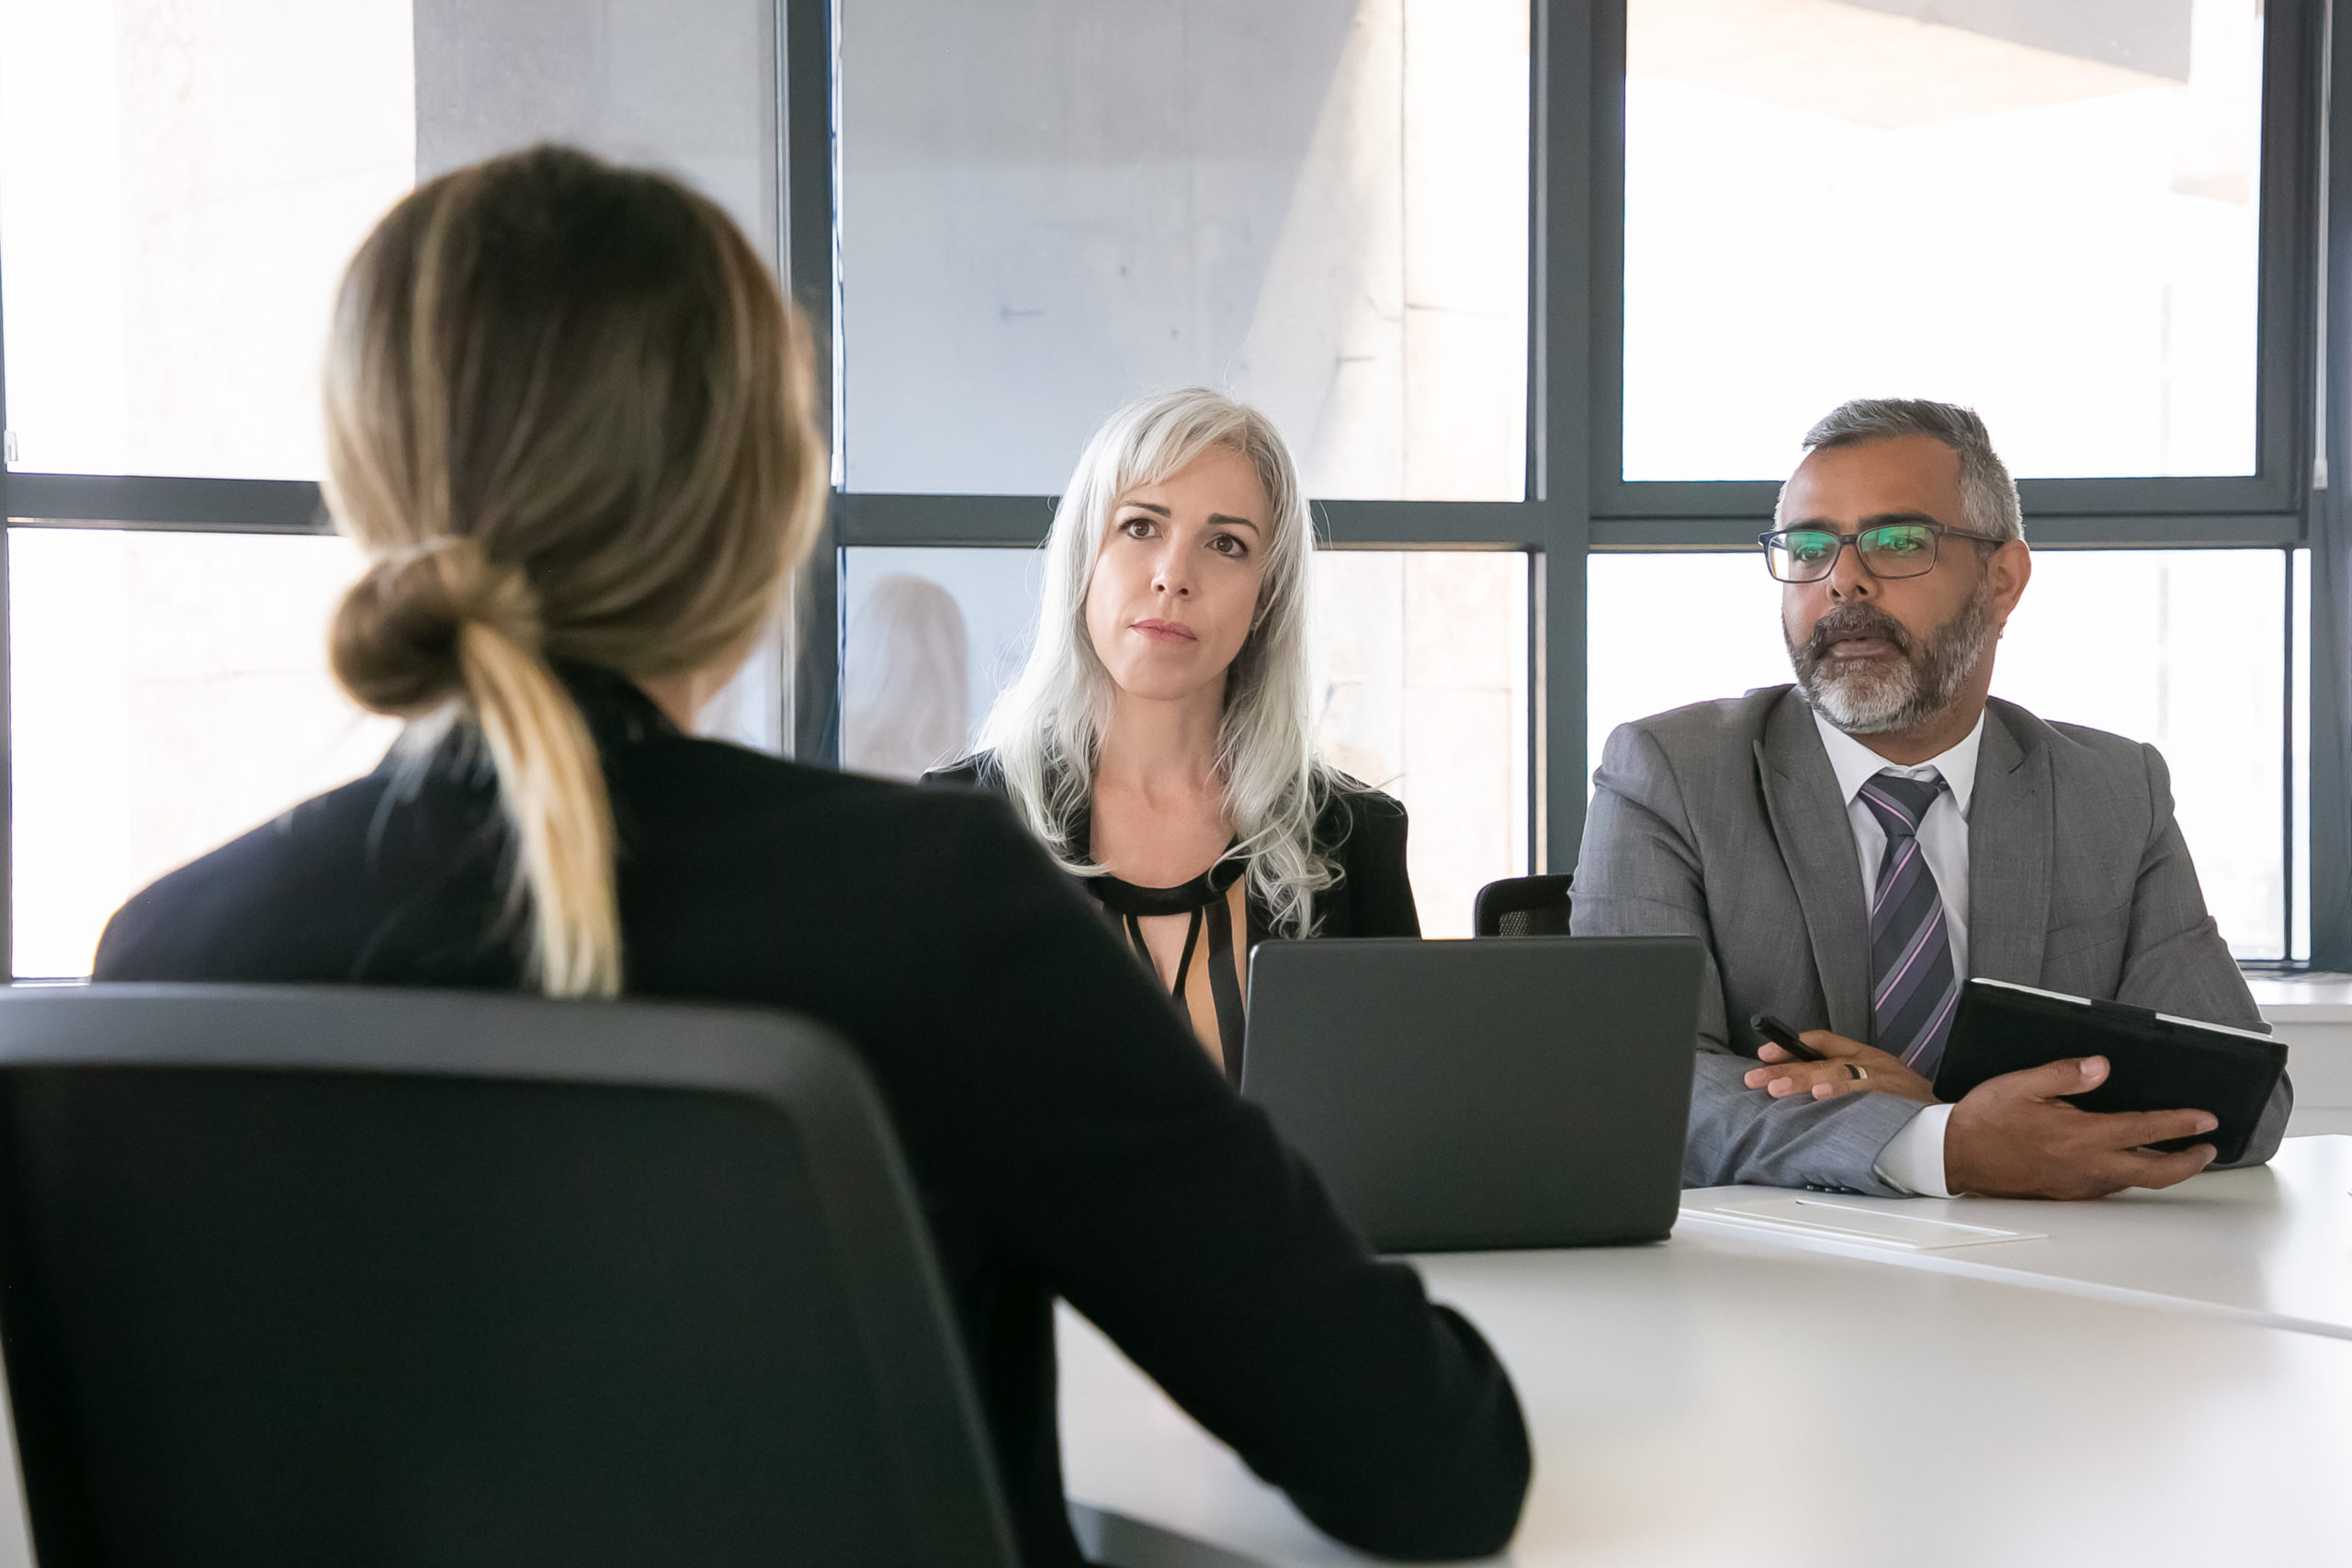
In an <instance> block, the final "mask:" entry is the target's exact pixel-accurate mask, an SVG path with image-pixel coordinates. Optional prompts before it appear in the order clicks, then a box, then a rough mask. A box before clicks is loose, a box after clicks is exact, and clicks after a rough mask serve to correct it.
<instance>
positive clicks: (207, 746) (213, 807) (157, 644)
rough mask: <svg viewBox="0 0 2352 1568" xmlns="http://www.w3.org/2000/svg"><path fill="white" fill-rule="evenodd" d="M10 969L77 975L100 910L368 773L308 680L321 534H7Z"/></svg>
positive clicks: (340, 703)
mask: <svg viewBox="0 0 2352 1568" xmlns="http://www.w3.org/2000/svg"><path fill="white" fill-rule="evenodd" d="M8 573H9V583H8V586H9V595H8V607H9V615H10V617H11V620H10V627H9V629H10V634H11V641H10V655H11V659H12V660H13V663H12V670H13V672H14V680H13V683H12V689H11V700H12V702H13V703H14V741H15V753H14V766H15V775H14V777H15V787H16V832H15V838H14V842H15V852H16V878H17V880H16V904H15V911H16V952H15V957H16V968H17V973H18V974H20V975H33V976H41V975H81V974H86V973H87V972H88V970H89V966H90V955H91V951H92V949H93V948H94V947H95V946H96V943H97V940H98V933H99V931H101V930H102V929H103V928H104V927H105V925H106V921H107V916H108V915H110V914H112V913H113V912H114V909H115V907H116V906H117V905H119V904H120V903H121V902H122V900H123V899H124V898H126V897H129V896H130V894H132V893H134V892H136V891H137V890H138V889H139V888H141V887H142V886H145V885H146V884H147V883H148V882H150V881H152V880H153V878H155V877H156V876H158V875H160V874H163V873H164V872H166V871H169V870H171V869H172V868H173V867H174V866H175V865H178V864H181V863H184V862H186V861H187V860H190V859H192V858H193V857H195V856H197V855H199V854H201V853H203V852H206V851H207V850H209V849H211V848H213V847H214V846H215V845H217V844H219V843H220V842H221V841H222V840H226V839H228V838H230V837H232V836H233V835H235V834H237V833H240V832H243V830H244V829H248V828H252V827H254V826H255V825H256V824H259V823H261V822H265V821H267V820H268V819H269V818H272V817H274V816H276V815H277V813H278V812H280V811H282V810H284V809H285V808H286V807H288V806H291V805H293V804H294V803H295V802H297V801H300V800H301V799H303V798H305V797H306V796H309V795H315V794H317V793H318V792H320V791H321V790H324V789H328V788H332V787H333V786H334V785H336V784H342V783H344V782H345V781H346V780H348V779H350V778H352V777H354V776H355V775H356V774H358V773H365V772H366V771H368V769H369V768H372V767H374V766H375V764H376V761H377V760H378V759H379V757H380V756H381V755H382V754H383V751H384V748H385V747H386V746H388V745H389V744H390V740H391V737H392V735H393V734H394V733H395V732H396V730H397V728H398V727H397V726H396V725H395V724H393V722H392V721H391V720H389V719H384V718H379V717H375V716H371V715H368V714H365V713H362V712H361V711H360V710H359V709H358V708H357V707H356V706H354V705H352V704H351V702H350V701H349V700H348V699H347V698H345V696H344V695H343V694H342V693H341V692H340V691H339V690H338V689H337V688H336V687H335V685H334V681H333V679H332V678H331V677H330V676H329V675H328V674H327V672H326V635H325V633H326V624H327V616H328V615H329V614H330V612H331V611H332V610H333V608H334V604H335V603H336V601H337V600H338V599H339V598H340V597H341V596H342V593H343V590H344V588H345V585H346V584H348V583H349V582H350V581H351V580H352V579H353V578H354V577H356V575H357V574H358V558H357V555H356V552H355V551H354V550H353V549H352V547H350V546H349V545H348V544H346V543H345V542H344V541H343V540H341V539H339V538H332V537H322V538H306V537H299V536H265V535H217V534H211V535H208V534H147V533H118V532H115V531H112V530H97V529H44V528H18V529H12V530H10V531H9V534H8Z"/></svg>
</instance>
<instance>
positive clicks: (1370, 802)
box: [923, 752, 1421, 1083]
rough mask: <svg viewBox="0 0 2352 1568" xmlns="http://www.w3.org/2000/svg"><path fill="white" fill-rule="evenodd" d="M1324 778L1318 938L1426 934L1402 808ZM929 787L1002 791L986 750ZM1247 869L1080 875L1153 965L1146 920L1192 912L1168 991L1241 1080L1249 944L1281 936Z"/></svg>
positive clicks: (1337, 777) (1243, 865)
mask: <svg viewBox="0 0 2352 1568" xmlns="http://www.w3.org/2000/svg"><path fill="white" fill-rule="evenodd" d="M1327 776H1328V777H1329V780H1330V783H1331V788H1330V792H1329V795H1328V796H1327V797H1326V798H1325V800H1324V803H1323V809H1322V810H1321V811H1320V812H1318V813H1317V816H1316V818H1315V843H1316V847H1317V849H1319V850H1321V851H1322V852H1323V853H1324V854H1325V855H1327V856H1329V858H1330V859H1331V861H1332V863H1333V864H1334V867H1335V869H1336V870H1337V871H1338V872H1339V874H1340V879H1339V882H1338V883H1337V885H1335V886H1332V887H1330V888H1328V889H1326V890H1325V891H1324V892H1322V893H1321V894H1318V895H1317V897H1316V900H1315V933H1314V934H1315V935H1317V936H1318V937H1324V936H1419V935H1420V934H1421V919H1420V913H1419V910H1418V909H1417V908H1415V907H1414V904H1413V884H1412V880H1411V878H1410V877H1409V876H1408V875H1407V874H1406V869H1405V834H1406V826H1407V824H1406V818H1405V808H1404V807H1402V806H1400V805H1398V804H1397V801H1396V800H1395V798H1394V797H1392V796H1390V795H1384V794H1382V793H1381V792H1380V791H1379V790H1376V789H1374V788H1372V787H1371V786H1370V785H1368V784H1359V783H1358V782H1356V781H1355V780H1354V779H1351V778H1350V777H1348V776H1347V775H1346V774H1345V773H1330V774H1329V775H1327ZM923 783H925V784H962V785H967V786H969V785H977V786H978V787H980V788H983V789H992V790H995V791H997V792H999V793H1000V794H1001V793H1002V792H1003V789H1004V777H1003V774H1002V773H1001V772H1000V771H999V769H998V768H997V766H996V758H995V757H994V755H993V754H992V753H989V752H981V753H980V754H978V756H974V757H967V758H966V759H965V760H964V761H960V762H956V763H955V764H953V765H952V766H949V767H945V768H940V769H937V770H935V771H933V772H932V773H925V774H924V775H923ZM1078 827H1079V828H1080V829H1083V827H1084V824H1082V823H1081V824H1079V825H1078ZM1072 837H1073V839H1075V840H1078V841H1080V842H1082V841H1084V840H1085V837H1086V835H1085V833H1084V832H1083V831H1082V830H1080V831H1078V832H1075V833H1073V835H1072ZM1248 870H1249V863H1248V862H1246V861H1242V860H1221V861H1219V862H1217V863H1216V864H1215V865H1213V866H1211V867H1210V868H1209V869H1208V870H1206V871H1204V872H1203V873H1202V874H1200V875H1198V876H1196V877H1194V878H1193V879H1192V880H1191V881H1190V882H1187V883H1183V884H1182V885H1181V886H1175V887H1138V886H1136V885H1135V884H1133V883H1130V882H1122V881H1121V880H1120V879H1119V878H1117V877H1115V876H1112V875H1110V874H1107V873H1106V874H1102V875H1097V876H1085V877H1080V878H1079V879H1078V880H1079V883H1080V886H1083V887H1084V888H1085V889H1086V890H1087V891H1088V892H1090V893H1091V894H1093V895H1094V897H1095V898H1096V900H1097V901H1098V902H1100V903H1101V904H1102V906H1103V914H1104V915H1105V916H1107V917H1108V918H1109V919H1111V920H1112V921H1113V922H1114V924H1115V925H1116V926H1117V927H1118V928H1119V930H1120V932H1121V933H1122V934H1123V935H1124V936H1125V938H1126V941H1127V945H1128V947H1129V948H1130V949H1131V950H1133V952H1134V953H1135V954H1136V957H1137V958H1138V959H1140V960H1141V961H1142V963H1143V964H1144V965H1145V967H1146V968H1154V967H1155V966H1154V965H1153V964H1152V959H1151V953H1150V950H1149V949H1148V947H1147V946H1146V945H1145V943H1144V936H1143V927H1142V924H1141V922H1142V921H1143V920H1146V919H1150V918H1152V917H1153V916H1155V915H1186V916H1189V917H1191V919H1190V920H1189V922H1188V924H1187V925H1186V928H1185V933H1184V947H1183V952H1182V957H1181V958H1180V959H1179V961H1178V963H1177V965H1176V976H1175V979H1174V980H1173V981H1172V982H1171V983H1170V986H1169V997H1170V1000H1171V1001H1173V1002H1174V1003H1175V1004H1176V1007H1177V1010H1179V1011H1181V1012H1182V1013H1183V1014H1184V1015H1185V1017H1186V1018H1187V1019H1189V1020H1190V1021H1192V1025H1193V1034H1194V1035H1195V1036H1197V1037H1198V1038H1199V1040H1200V1042H1201V1044H1202V1046H1203V1047H1204V1049H1205V1050H1207V1052H1208V1053H1209V1055H1211V1056H1212V1057H1214V1058H1216V1060H1217V1061H1218V1062H1219V1063H1220V1064H1222V1065H1223V1066H1224V1068H1225V1072H1226V1076H1227V1077H1229V1078H1231V1079H1232V1080H1233V1081H1234V1082H1236V1083H1238V1082H1240V1081H1241V1043H1242V1029H1243V1021H1244V1019H1245V1017H1246V1014H1247V1010H1248V1002H1249V995H1250V949H1251V948H1253V947H1255V946H1256V945H1257V944H1258V943H1259V942H1263V941H1264V940H1265V939H1266V938H1268V937H1270V936H1277V935H1281V934H1283V933H1281V932H1279V931H1276V930H1275V929H1274V925H1273V918H1272V911H1271V910H1270V909H1268V908H1266V906H1265V905H1264V903H1263V902H1262V901H1261V900H1260V899H1258V898H1256V897H1252V896H1251V895H1250V888H1249V877H1248V875H1247V873H1248ZM1155 973H1156V970H1155Z"/></svg>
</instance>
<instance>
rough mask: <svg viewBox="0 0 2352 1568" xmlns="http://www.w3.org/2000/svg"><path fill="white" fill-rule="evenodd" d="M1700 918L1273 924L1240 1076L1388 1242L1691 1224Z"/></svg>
mask: <svg viewBox="0 0 2352 1568" xmlns="http://www.w3.org/2000/svg"><path fill="white" fill-rule="evenodd" d="M1699 974H1700V951H1699V943H1698V942H1696V941H1694V940H1692V939H1691V938H1689V937H1564V936H1563V937H1495V938H1487V939H1483V940H1478V941H1471V942H1416V941H1413V940H1410V939H1402V940H1387V939H1377V940H1362V941H1356V940H1346V939H1332V938H1327V939H1323V940H1318V941H1311V942H1262V943H1261V944H1260V945H1259V946H1258V948H1257V950H1256V951H1255V952H1254V953H1252V954H1251V957H1250V1019H1249V1029H1248V1032H1247V1034H1246V1035H1245V1037H1244V1040H1243V1044H1242V1055H1241V1092H1242V1094H1243V1096H1244V1097H1246V1098H1248V1099H1250V1100H1254V1101H1256V1102H1257V1103H1258V1104H1260V1105H1261V1106H1263V1107H1264V1108H1265V1110H1266V1112H1267V1114H1268V1115H1269V1116H1271V1117H1272V1118H1273V1122H1274V1125H1275V1126H1276V1127H1277V1128H1278V1129H1280V1131H1281V1132H1282V1134H1283V1137H1284V1138H1286V1139H1287V1140H1289V1142H1290V1144H1291V1145H1292V1146H1293V1147H1295V1148H1296V1149H1297V1150H1298V1151H1299V1152H1300V1153H1302V1154H1304V1155H1305V1156H1306V1157H1307V1159H1308V1160H1309V1161H1311V1162H1312V1163H1313V1165H1314V1166H1315V1168H1316V1170H1317V1172H1318V1173H1319V1174H1320V1175H1321V1176H1322V1178H1323V1182H1324V1185H1325V1186H1326V1187H1327V1188H1329V1190H1330V1193H1331V1196H1332V1199H1333V1201H1335V1202H1337V1203H1338V1204H1339V1207H1340V1213H1344V1214H1345V1215H1347V1217H1348V1218H1349V1219H1350V1220H1351V1221H1352V1222H1353V1223H1354V1224H1355V1225H1356V1227H1357V1228H1358V1229H1359V1230H1361V1231H1363V1234H1364V1235H1366V1236H1367V1237H1369V1238H1370V1239H1371V1241H1372V1244H1373V1245H1374V1247H1376V1248H1378V1249H1379V1250H1380V1251H1383V1252H1443V1251H1464V1250H1476V1249H1482V1248H1498V1247H1584V1246H1592V1245H1596V1244H1601V1243H1609V1242H1630V1241H1651V1240H1656V1239H1657V1238H1659V1237H1662V1236H1664V1235H1666V1234H1667V1233H1668V1231H1670V1230H1672V1229H1673V1228H1674V1216H1675V1209H1676V1206H1677V1203H1678V1201H1679V1197H1680V1191H1681V1176H1682V1140H1683V1134H1684V1126H1685V1122H1686V1121H1687V1119H1688V1117H1689V1114H1690V1103H1691V1048H1692V1043H1693V1039H1694V1034H1695V1032H1696V1029H1697V1027H1698V1008H1699Z"/></svg>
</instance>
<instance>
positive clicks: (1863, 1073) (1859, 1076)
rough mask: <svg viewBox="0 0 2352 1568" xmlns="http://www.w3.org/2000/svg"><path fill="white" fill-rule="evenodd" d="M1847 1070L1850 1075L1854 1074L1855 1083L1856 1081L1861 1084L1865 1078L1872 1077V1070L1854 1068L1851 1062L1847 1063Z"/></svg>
mask: <svg viewBox="0 0 2352 1568" xmlns="http://www.w3.org/2000/svg"><path fill="white" fill-rule="evenodd" d="M1846 1070H1847V1071H1848V1072H1849V1073H1851V1074H1853V1075H1854V1081H1855V1082H1856V1083H1860V1082H1861V1081H1862V1080H1863V1079H1864V1078H1866V1077H1870V1076H1871V1075H1870V1070H1869V1069H1868V1068H1866V1067H1858V1066H1854V1064H1853V1063H1851V1062H1849V1063H1847V1064H1846Z"/></svg>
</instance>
